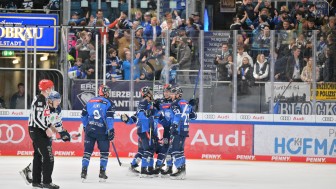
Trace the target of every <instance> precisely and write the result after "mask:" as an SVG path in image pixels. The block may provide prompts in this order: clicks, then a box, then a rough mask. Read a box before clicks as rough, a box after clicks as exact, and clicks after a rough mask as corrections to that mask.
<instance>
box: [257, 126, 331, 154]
mask: <svg viewBox="0 0 336 189" xmlns="http://www.w3.org/2000/svg"><path fill="white" fill-rule="evenodd" d="M254 155H268V156H298V157H300V156H301V157H312V158H315V157H322V158H323V157H325V158H326V157H329V158H330V157H333V158H335V157H336V128H335V127H331V126H329V127H328V126H314V127H312V126H295V125H288V126H271V125H255V127H254Z"/></svg>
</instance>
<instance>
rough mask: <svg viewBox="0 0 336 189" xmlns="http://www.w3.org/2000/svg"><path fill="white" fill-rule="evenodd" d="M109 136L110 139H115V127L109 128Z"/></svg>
mask: <svg viewBox="0 0 336 189" xmlns="http://www.w3.org/2000/svg"><path fill="white" fill-rule="evenodd" d="M107 138H108V140H109V141H111V140H113V139H114V129H110V130H108V132H107Z"/></svg>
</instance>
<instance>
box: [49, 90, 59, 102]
mask: <svg viewBox="0 0 336 189" xmlns="http://www.w3.org/2000/svg"><path fill="white" fill-rule="evenodd" d="M48 99H50V100H51V101H54V100H60V99H61V95H60V94H59V93H58V92H57V91H53V92H51V93H50V95H49V97H48Z"/></svg>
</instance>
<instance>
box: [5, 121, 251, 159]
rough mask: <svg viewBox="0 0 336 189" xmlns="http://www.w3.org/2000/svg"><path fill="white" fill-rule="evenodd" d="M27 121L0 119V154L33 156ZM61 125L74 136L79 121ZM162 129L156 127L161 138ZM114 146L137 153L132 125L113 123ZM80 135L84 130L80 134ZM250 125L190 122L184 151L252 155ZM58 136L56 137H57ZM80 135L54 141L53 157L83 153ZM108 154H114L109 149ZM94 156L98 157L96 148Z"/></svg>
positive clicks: (223, 155) (222, 156) (204, 156)
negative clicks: (70, 139)
mask: <svg viewBox="0 0 336 189" xmlns="http://www.w3.org/2000/svg"><path fill="white" fill-rule="evenodd" d="M27 123H28V121H27V120H15V121H14V120H0V155H14V156H16V155H18V156H20V155H25V156H27V155H29V156H31V155H33V147H32V143H31V139H30V137H29V132H28V126H27ZM63 125H64V128H65V129H67V130H68V131H69V133H70V134H71V135H72V136H74V135H76V134H77V133H78V128H79V125H80V121H67V120H66V121H64V122H63ZM162 132H163V128H162V127H160V129H159V138H161V136H162ZM115 133H116V137H115V140H114V142H115V146H116V148H117V150H118V153H119V156H121V157H133V156H134V155H135V154H136V152H137V146H138V144H137V141H138V136H137V134H136V127H135V124H133V125H126V124H124V123H122V122H116V123H115ZM82 134H83V133H82ZM252 134H253V127H252V125H249V124H246V125H230V124H207V125H206V126H204V124H199V123H191V126H190V137H188V138H187V140H186V145H185V154H186V156H187V157H188V158H198V159H227V158H230V157H236V156H237V155H252V143H253V135H252ZM57 137H59V136H56V137H55V138H57ZM83 142H84V137H83V135H82V136H80V137H78V138H74V139H72V141H71V142H70V143H69V142H63V141H61V140H54V141H53V152H54V155H55V156H82V155H83V150H84V143H83ZM110 150H111V156H114V152H113V150H112V148H110ZM93 156H99V150H98V149H97V147H96V148H95V150H94V153H93Z"/></svg>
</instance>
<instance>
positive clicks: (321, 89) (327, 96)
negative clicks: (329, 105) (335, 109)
mask: <svg viewBox="0 0 336 189" xmlns="http://www.w3.org/2000/svg"><path fill="white" fill-rule="evenodd" d="M312 92H313V91H312ZM310 99H311V100H312V99H313V97H312V96H311V97H310ZM316 100H334V101H335V100H336V83H316Z"/></svg>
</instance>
